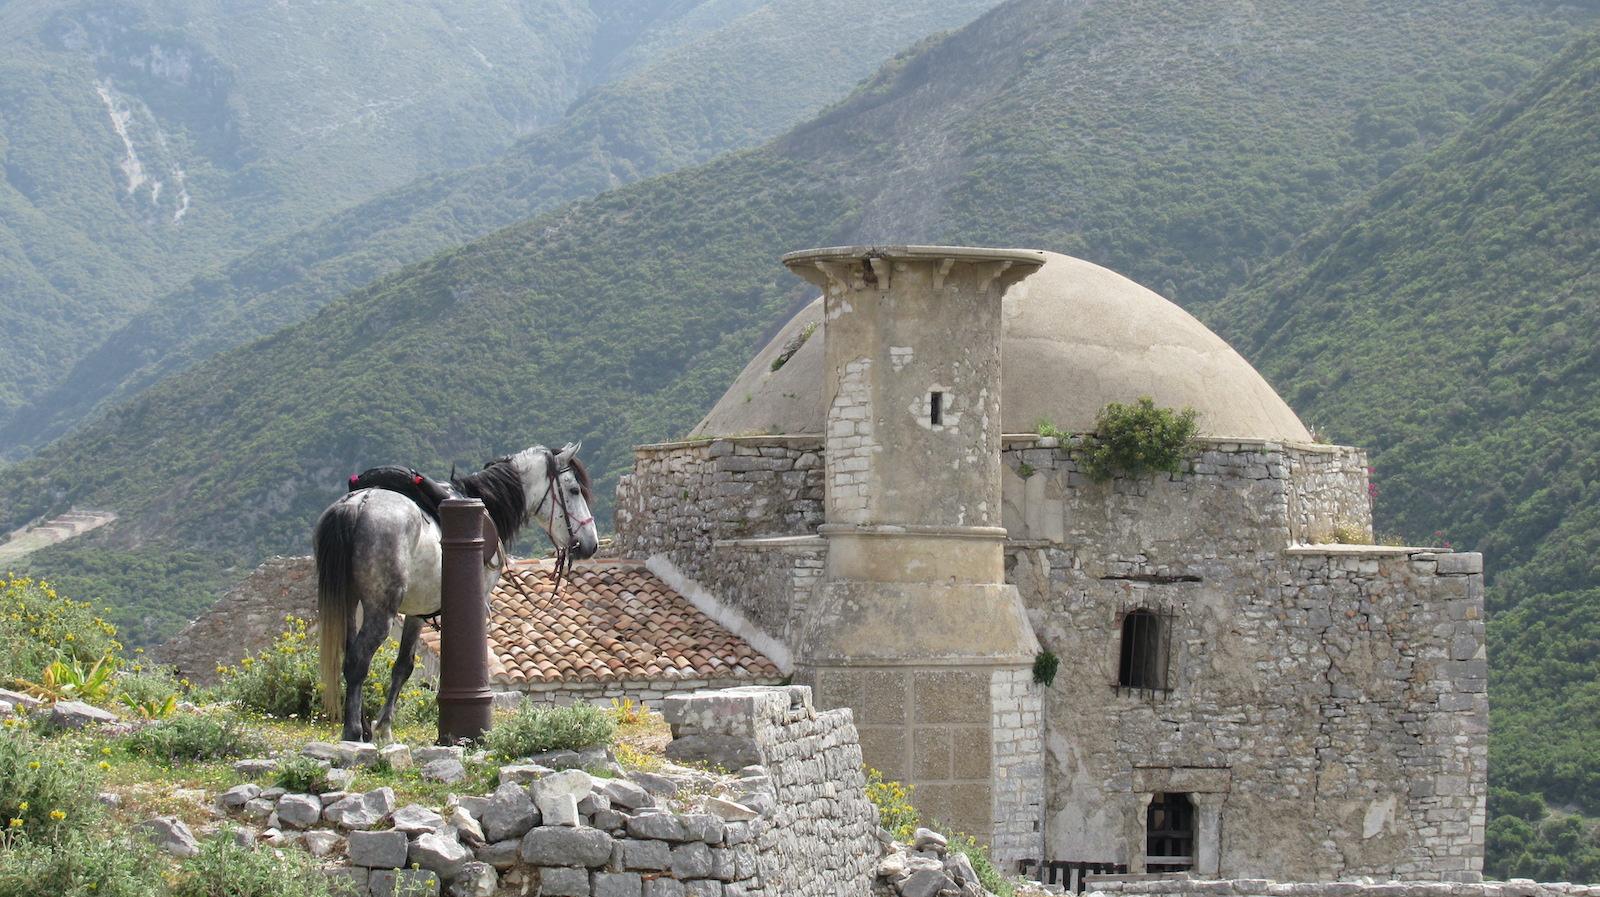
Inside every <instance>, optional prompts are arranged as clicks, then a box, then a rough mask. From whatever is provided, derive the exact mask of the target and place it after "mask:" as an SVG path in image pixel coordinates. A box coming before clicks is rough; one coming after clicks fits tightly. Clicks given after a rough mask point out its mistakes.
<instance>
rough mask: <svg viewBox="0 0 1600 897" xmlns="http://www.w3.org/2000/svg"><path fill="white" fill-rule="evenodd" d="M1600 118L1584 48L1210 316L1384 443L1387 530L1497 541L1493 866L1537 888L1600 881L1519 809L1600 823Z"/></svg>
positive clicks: (1251, 351) (1298, 394)
mask: <svg viewBox="0 0 1600 897" xmlns="http://www.w3.org/2000/svg"><path fill="white" fill-rule="evenodd" d="M1597 121H1600V36H1590V37H1588V38H1586V39H1583V40H1580V41H1578V42H1577V43H1576V44H1574V45H1573V46H1572V47H1571V48H1570V49H1569V50H1568V51H1567V52H1566V53H1564V54H1563V55H1562V57H1561V58H1560V59H1559V60H1558V61H1557V62H1556V63H1554V64H1553V65H1552V66H1550V67H1549V68H1548V69H1546V70H1545V71H1544V72H1543V73H1542V74H1541V75H1540V76H1539V77H1538V78H1536V79H1535V80H1534V82H1533V83H1532V84H1531V85H1529V86H1528V87H1527V88H1526V89H1525V90H1523V91H1522V92H1520V93H1519V94H1518V95H1517V96H1516V97H1515V98H1514V99H1513V100H1511V101H1510V102H1507V103H1506V104H1504V105H1503V106H1501V107H1499V108H1498V109H1497V110H1496V111H1495V112H1494V113H1493V114H1492V115H1490V116H1489V117H1487V118H1485V119H1483V120H1481V121H1479V122H1477V123H1476V124H1475V125H1474V126H1473V127H1471V128H1470V129H1468V130H1467V131H1466V132H1465V133H1463V134H1461V135H1460V136H1458V137H1456V138H1454V139H1452V140H1450V141H1449V142H1447V143H1446V144H1445V145H1444V146H1442V147H1441V148H1439V150H1437V151H1436V152H1434V153H1432V154H1431V155H1429V156H1428V157H1427V158H1426V159H1425V160H1423V161H1422V162H1420V163H1419V164H1416V165H1413V166H1411V167H1408V168H1406V169H1405V170H1403V171H1402V172H1400V173H1399V174H1397V175H1396V176H1395V177H1393V178H1390V179H1389V180H1388V181H1386V182H1385V183H1384V184H1383V186H1382V187H1381V188H1380V189H1378V190H1377V191H1375V192H1374V193H1372V194H1370V195H1369V196H1368V197H1366V198H1365V199H1364V200H1362V201H1360V202H1358V203H1355V204H1354V205H1352V206H1350V207H1349V208H1347V209H1345V210H1344V211H1343V212H1342V213H1341V214H1340V215H1339V216H1337V217H1336V218H1335V219H1334V220H1333V221H1331V222H1330V223H1329V224H1328V225H1326V226H1324V227H1322V228H1319V229H1318V230H1317V232H1316V233H1315V234H1314V235H1312V236H1311V237H1310V238H1309V239H1307V240H1305V241H1304V242H1303V243H1301V244H1300V245H1299V246H1298V247H1297V248H1296V249H1295V251H1294V252H1292V253H1290V254H1288V255H1287V256H1285V257H1284V258H1283V259H1281V260H1279V261H1278V262H1276V263H1274V264H1273V265H1271V266H1269V267H1267V268H1266V269H1264V270H1263V271H1261V272H1260V273H1259V274H1258V276H1257V277H1256V278H1255V279H1254V280H1253V281H1252V284H1251V285H1250V287H1248V288H1247V289H1245V290H1242V291H1240V292H1239V293H1238V294H1237V295H1235V296H1233V297H1231V298H1230V299H1229V300H1228V301H1226V302H1224V303H1222V304H1221V305H1220V306H1219V307H1218V308H1216V309H1215V311H1214V313H1213V319H1214V322H1215V323H1216V324H1217V325H1218V327H1219V329H1220V330H1221V331H1222V332H1223V333H1224V334H1227V335H1229V336H1231V337H1232V338H1233V340H1234V343H1235V345H1236V346H1237V347H1238V348H1239V349H1240V350H1241V351H1242V352H1244V354H1245V355H1246V356H1248V357H1250V358H1252V359H1254V360H1255V361H1256V363H1257V364H1258V366H1259V367H1260V368H1261V370H1262V372H1263V373H1264V374H1266V375H1267V377H1268V379H1270V380H1271V381H1272V382H1273V383H1275V384H1276V385H1277V386H1278V387H1279V389H1280V390H1281V391H1282V392H1283V394H1284V395H1285V397H1286V398H1288V399H1289V401H1290V404H1292V405H1293V406H1294V407H1295V408H1296V409H1297V410H1299V411H1300V413H1301V415H1302V416H1303V417H1304V418H1305V419H1307V420H1310V421H1315V422H1316V423H1317V424H1319V425H1320V427H1321V428H1322V431H1323V433H1324V434H1325V435H1326V436H1328V437H1330V438H1333V439H1336V440H1338V441H1341V442H1353V443H1357V444H1361V445H1365V446H1368V447H1369V448H1370V449H1371V450H1372V453H1373V454H1372V457H1373V460H1374V463H1375V464H1376V466H1377V475H1378V483H1379V488H1380V490H1381V491H1380V494H1379V498H1378V503H1377V509H1378V512H1379V520H1380V525H1382V526H1387V527H1390V528H1392V529H1394V530H1397V531H1399V532H1403V533H1405V534H1407V535H1409V536H1411V537H1413V538H1415V537H1418V536H1422V535H1423V534H1426V533H1429V532H1432V531H1434V530H1435V529H1438V528H1441V527H1442V528H1443V533H1442V534H1441V536H1440V538H1443V539H1448V540H1449V541H1451V542H1453V543H1454V544H1455V545H1456V546H1457V547H1464V548H1470V549H1475V550H1482V551H1483V552H1484V554H1485V556H1486V563H1487V565H1488V571H1489V574H1490V583H1491V587H1490V591H1489V596H1488V597H1489V605H1490V608H1491V611H1492V613H1493V617H1492V621H1491V623H1490V630H1489V632H1490V645H1489V650H1490V655H1489V656H1490V677H1491V681H1490V699H1491V704H1492V708H1493V712H1492V719H1493V728H1492V738H1491V757H1490V774H1491V777H1492V783H1493V784H1494V785H1495V786H1496V788H1497V795H1496V799H1495V800H1494V801H1493V803H1494V804H1496V806H1495V807H1492V808H1491V815H1496V816H1503V817H1505V818H1500V819H1495V820H1493V825H1492V826H1491V838H1490V845H1491V867H1492V869H1491V871H1495V872H1497V873H1498V874H1501V875H1505V874H1516V875H1524V876H1534V877H1538V878H1540V879H1543V880H1565V879H1568V878H1571V880H1574V881H1578V880H1592V879H1590V878H1586V877H1584V876H1595V875H1600V844H1587V845H1585V844H1582V843H1578V844H1575V845H1568V846H1567V847H1561V846H1560V842H1559V839H1557V838H1556V835H1559V834H1560V832H1559V831H1557V832H1554V833H1552V834H1549V835H1548V836H1547V837H1544V838H1543V840H1541V839H1540V838H1539V837H1536V836H1535V831H1534V827H1533V826H1529V825H1527V824H1526V820H1525V819H1522V818H1521V817H1532V819H1533V820H1534V821H1535V822H1537V821H1538V819H1539V816H1540V814H1541V813H1542V812H1543V808H1542V807H1541V806H1540V805H1539V802H1538V801H1537V800H1535V801H1532V802H1529V801H1527V800H1525V799H1519V798H1518V797H1517V793H1522V794H1537V795H1542V796H1543V798H1544V799H1545V800H1546V801H1548V802H1549V803H1550V804H1551V805H1553V806H1557V807H1574V808H1577V809H1580V810H1582V811H1584V812H1585V813H1588V814H1591V815H1600V562H1597V560H1596V558H1597V557H1600V447H1597V446H1596V444H1595V434H1596V433H1600V402H1597V401H1596V396H1597V395H1600V267H1597V264H1596V260H1597V259H1600V144H1597V143H1596V141H1595V139H1594V133H1595V123H1596V122H1597ZM1530 808H1531V809H1530ZM1561 824H1563V823H1561V821H1560V820H1551V821H1549V822H1547V823H1546V825H1547V826H1556V825H1561ZM1581 840H1582V839H1580V842H1581ZM1524 854H1525V855H1524ZM1556 858H1560V859H1561V860H1562V861H1563V862H1564V863H1565V864H1566V865H1562V864H1561V863H1557V862H1556ZM1580 861H1581V862H1580ZM1496 863H1498V866H1497V867H1496V866H1495V864H1496ZM1583 863H1586V864H1587V865H1583Z"/></svg>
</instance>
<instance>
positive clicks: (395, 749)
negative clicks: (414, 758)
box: [378, 744, 411, 772]
mask: <svg viewBox="0 0 1600 897" xmlns="http://www.w3.org/2000/svg"><path fill="white" fill-rule="evenodd" d="M378 759H379V760H381V761H383V762H385V763H388V764H389V768H390V769H393V770H395V771H396V772H399V771H401V770H406V769H410V768H411V748H408V747H406V746H405V745H403V744H391V745H388V746H387V747H385V748H383V749H382V750H380V751H378Z"/></svg>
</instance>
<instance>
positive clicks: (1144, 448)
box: [1082, 396, 1199, 481]
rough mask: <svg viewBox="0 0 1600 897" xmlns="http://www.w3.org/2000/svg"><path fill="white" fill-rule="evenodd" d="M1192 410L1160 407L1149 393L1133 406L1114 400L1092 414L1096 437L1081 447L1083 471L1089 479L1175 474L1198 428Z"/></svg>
mask: <svg viewBox="0 0 1600 897" xmlns="http://www.w3.org/2000/svg"><path fill="white" fill-rule="evenodd" d="M1198 417H1199V414H1198V413H1197V412H1196V411H1195V410H1194V409H1193V408H1184V409H1183V410H1182V411H1174V410H1173V409H1171V408H1158V407H1156V404H1155V402H1154V401H1153V400H1152V399H1151V398H1150V397H1149V396H1142V397H1140V399H1139V401H1137V402H1135V403H1134V404H1132V405H1124V404H1122V403H1121V402H1112V403H1111V404H1109V405H1107V406H1106V407H1105V408H1103V409H1101V410H1100V414H1099V416H1098V417H1096V418H1095V425H1094V429H1095V439H1094V441H1093V442H1092V443H1090V444H1089V445H1088V447H1086V448H1085V449H1084V452H1083V461H1082V463H1083V470H1084V472H1085V473H1087V474H1088V475H1089V477H1090V478H1091V479H1093V480H1097V481H1104V480H1109V479H1111V478H1112V477H1114V476H1129V477H1142V476H1146V475H1149V474H1153V473H1158V472H1165V473H1179V472H1181V471H1182V470H1183V462H1184V461H1185V460H1186V459H1187V458H1188V457H1189V451H1190V444H1191V442H1192V441H1193V439H1194V436H1195V433H1196V432H1198V427H1197V425H1196V420H1197V419H1198Z"/></svg>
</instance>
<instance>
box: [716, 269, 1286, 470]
mask: <svg viewBox="0 0 1600 897" xmlns="http://www.w3.org/2000/svg"><path fill="white" fill-rule="evenodd" d="M1045 257H1046V261H1045V264H1044V267H1042V268H1040V269H1039V271H1038V272H1037V273H1035V274H1033V275H1032V276H1031V277H1028V278H1027V279H1025V280H1023V281H1022V282H1021V283H1019V284H1017V285H1016V286H1013V287H1012V288H1011V289H1010V290H1009V291H1008V292H1007V293H1006V296H1005V299H1004V300H1003V307H1002V315H1003V322H1004V323H1003V326H1004V328H1005V337H1004V342H1003V343H1002V344H1001V377H1002V380H1003V382H1002V392H1001V398H1000V402H1001V406H1000V407H1001V415H1002V427H1003V430H1004V432H1007V433H1027V432H1032V431H1033V430H1034V429H1035V427H1036V426H1037V425H1038V423H1039V421H1041V420H1047V421H1049V422H1051V423H1053V424H1054V425H1055V426H1057V427H1059V428H1061V429H1062V430H1066V431H1068V432H1087V431H1090V430H1093V429H1094V420H1095V416H1096V415H1097V414H1098V413H1099V412H1100V409H1101V408H1104V407H1105V406H1106V404H1107V403H1109V402H1132V401H1134V400H1136V399H1138V398H1139V397H1140V396H1150V397H1152V398H1153V399H1155V402H1156V404H1157V405H1165V406H1170V407H1174V408H1181V407H1184V406H1188V407H1191V408H1194V409H1195V410H1196V411H1199V412H1200V419H1199V426H1200V432H1201V434H1202V435H1206V436H1214V437H1228V436H1231V437H1237V438H1242V439H1270V440H1282V441H1289V442H1310V441H1312V438H1311V434H1310V433H1309V432H1308V431H1307V430H1306V428H1305V425H1304V424H1302V423H1300V419H1299V418H1298V417H1296V416H1295V413H1294V412H1293V411H1291V410H1290V409H1289V406H1288V405H1287V404H1285V403H1284V401H1283V399H1281V398H1279V397H1278V394H1277V393H1276V392H1274V391H1273V389H1272V387H1271V386H1268V385H1267V381H1266V380H1264V379H1263V378H1262V377H1261V375H1260V374H1258V373H1256V370H1255V368H1253V367H1251V366H1250V364H1249V363H1248V362H1246V361H1245V360H1244V358H1243V357H1241V356H1240V355H1239V353H1238V352H1235V351H1234V350H1233V347H1232V346H1229V345H1228V344H1227V343H1226V342H1224V341H1223V339H1222V338H1221V337H1219V336H1217V335H1216V334H1215V333H1212V332H1211V331H1210V330H1209V329H1207V328H1206V326H1205V325H1204V324H1201V323H1200V322H1199V321H1197V320H1195V318H1194V316H1193V315H1190V314H1189V313H1188V312H1186V311H1184V310H1183V309H1181V308H1179V307H1178V306H1176V305H1174V304H1172V303H1171V302H1168V301H1167V300H1165V299H1163V298H1161V297H1160V296H1158V295H1156V294H1155V293H1153V292H1151V291H1150V290H1147V289H1145V288H1144V287H1142V286H1140V285H1138V284H1136V283H1134V282H1133V281H1131V280H1129V279H1128V278H1126V277H1123V276H1122V275H1120V274H1118V273H1116V272H1115V271H1111V270H1108V269H1106V268H1102V267H1100V266H1099V265H1095V264H1091V263H1089V262H1086V261H1084V260H1082V259H1076V258H1072V257H1070V256H1065V255H1060V254H1058V253H1054V252H1047V253H1045ZM821 321H822V299H821V298H820V297H819V298H818V299H816V300H815V301H813V302H812V303H811V304H810V305H807V306H806V307H805V308H804V309H801V311H800V313H799V314H797V315H795V316H794V318H793V319H791V320H790V321H789V323H787V324H785V325H784V327H783V329H782V330H781V331H779V333H778V335H777V336H775V337H773V339H772V341H771V342H769V343H767V345H766V346H765V347H764V348H763V349H762V350H761V351H760V352H759V353H758V354H757V355H756V357H755V358H754V359H752V360H751V362H750V363H749V364H748V365H746V366H745V368H744V370H743V371H742V372H740V374H739V377H738V379H736V380H735V381H734V383H733V386H732V387H730V388H729V389H728V391H727V393H725V394H724V395H723V396H722V398H721V399H720V400H719V401H718V402H717V404H716V405H715V407H713V408H712V409H711V412H710V413H709V414H707V415H706V416H705V419H704V420H702V421H700V423H699V425H697V426H696V427H695V428H694V432H693V433H692V434H691V435H694V436H734V435H747V434H756V433H785V434H801V433H811V434H821V433H822V432H824V429H825V428H824V424H823V421H824V417H825V412H824V408H823V395H822V390H823V377H822V368H823V362H824V353H823V351H822V348H823V339H824V334H825V328H823V327H822V326H821ZM808 332H809V333H810V336H809V338H806V339H805V340H804V342H803V343H802V344H800V346H799V348H798V349H793V346H794V343H795V342H796V341H798V340H800V339H801V337H802V335H803V334H806V333H808ZM789 349H793V354H792V356H791V357H790V358H789V360H788V361H786V362H784V363H783V364H782V366H780V367H779V368H778V369H777V370H773V369H772V365H773V362H774V360H775V359H777V358H778V357H779V356H780V355H781V354H782V353H784V352H785V351H786V350H789Z"/></svg>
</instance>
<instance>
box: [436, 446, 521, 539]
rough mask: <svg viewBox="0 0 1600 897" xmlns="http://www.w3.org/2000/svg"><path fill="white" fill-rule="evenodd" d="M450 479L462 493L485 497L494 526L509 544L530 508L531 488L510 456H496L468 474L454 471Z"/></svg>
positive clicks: (486, 508)
mask: <svg viewBox="0 0 1600 897" xmlns="http://www.w3.org/2000/svg"><path fill="white" fill-rule="evenodd" d="M450 483H451V485H453V486H455V487H456V490H457V491H458V492H460V493H461V494H462V495H465V496H467V497H468V498H476V499H481V500H482V501H483V507H484V510H486V511H488V512H489V519H491V520H493V521H494V528H495V529H497V530H499V531H500V544H501V545H505V546H508V547H509V546H510V545H511V543H512V542H513V541H514V540H515V539H516V538H517V532H518V531H519V530H521V529H522V524H523V522H524V516H525V515H526V514H527V509H528V492H527V489H526V487H524V486H523V485H522V477H521V476H520V475H519V474H518V473H517V467H516V465H515V464H512V463H511V456H510V455H506V456H505V457H501V458H496V459H494V460H493V461H490V462H489V463H488V464H485V465H483V469H482V470H480V471H478V472H477V473H469V474H467V475H466V476H456V474H455V471H451V472H450Z"/></svg>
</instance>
